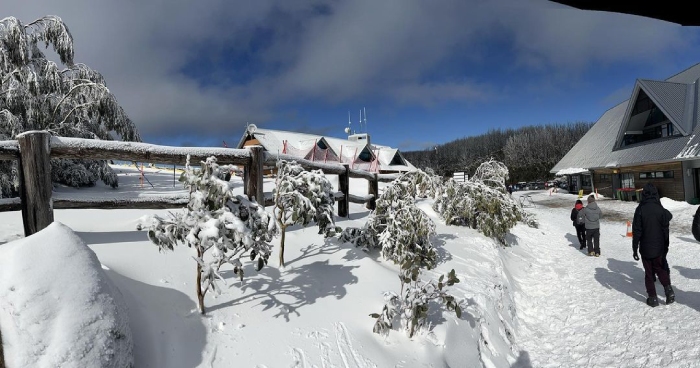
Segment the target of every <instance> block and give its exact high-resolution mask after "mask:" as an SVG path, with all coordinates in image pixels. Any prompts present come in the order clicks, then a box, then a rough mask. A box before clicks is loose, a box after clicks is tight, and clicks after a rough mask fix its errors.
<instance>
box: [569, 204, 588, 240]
mask: <svg viewBox="0 0 700 368" xmlns="http://www.w3.org/2000/svg"><path fill="white" fill-rule="evenodd" d="M571 221H573V222H574V227H575V228H576V238H578V244H579V248H578V249H583V248H585V247H586V220H585V218H584V217H583V202H581V200H580V199H577V200H576V204H575V205H574V208H573V209H571Z"/></svg>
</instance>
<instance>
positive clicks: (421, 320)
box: [370, 261, 462, 337]
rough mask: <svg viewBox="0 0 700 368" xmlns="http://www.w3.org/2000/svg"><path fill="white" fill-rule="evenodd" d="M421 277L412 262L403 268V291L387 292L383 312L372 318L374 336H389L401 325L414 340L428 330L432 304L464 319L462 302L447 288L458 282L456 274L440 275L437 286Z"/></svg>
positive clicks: (405, 264)
mask: <svg viewBox="0 0 700 368" xmlns="http://www.w3.org/2000/svg"><path fill="white" fill-rule="evenodd" d="M420 274H421V270H420V267H415V266H413V265H412V264H411V262H410V261H407V262H405V263H404V264H403V265H402V266H401V273H400V274H399V278H400V279H401V291H400V292H399V294H396V293H394V292H385V293H384V300H385V301H386V303H385V304H384V307H383V308H382V311H381V312H380V313H372V314H370V317H372V318H374V319H375V322H374V327H373V328H372V331H373V332H374V333H377V334H380V335H385V336H386V335H387V334H389V331H391V330H392V329H393V327H394V324H395V323H396V322H399V323H400V325H401V328H402V329H403V330H404V331H406V333H407V334H408V337H413V335H414V334H415V333H416V332H417V331H419V330H420V329H422V328H425V327H427V324H428V315H429V313H428V312H429V304H430V302H431V301H436V302H438V303H440V304H442V305H444V306H445V308H446V309H447V310H448V311H454V312H455V314H456V315H457V318H461V317H462V306H461V305H462V302H461V301H458V300H457V299H456V298H455V297H454V296H452V295H450V294H449V293H448V292H447V289H448V287H450V286H452V285H454V284H456V283H458V282H459V279H458V278H457V276H456V275H455V270H454V269H453V270H450V272H448V273H447V275H441V276H440V278H438V281H437V282H435V281H434V280H430V281H424V280H422V279H421V278H420ZM445 276H447V277H445ZM397 320H398V321H397Z"/></svg>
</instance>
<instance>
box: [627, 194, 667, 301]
mask: <svg viewBox="0 0 700 368" xmlns="http://www.w3.org/2000/svg"><path fill="white" fill-rule="evenodd" d="M671 219H673V215H672V214H671V212H669V211H668V210H667V209H665V208H664V206H662V205H661V201H660V200H659V192H658V190H657V189H656V187H655V186H654V185H653V184H651V183H648V184H646V185H645V186H644V189H642V201H641V202H640V203H639V205H638V206H637V209H636V210H635V211H634V220H632V257H633V258H634V259H635V260H636V261H638V260H639V255H638V254H637V249H639V254H641V256H642V265H643V266H644V285H645V287H646V289H647V295H649V297H648V298H647V305H649V306H650V307H656V306H658V305H659V299H658V298H657V296H656V285H655V283H656V277H657V276H658V278H659V281H660V282H661V285H663V287H664V292H665V294H666V304H671V303H673V302H674V301H675V299H676V296H675V294H674V292H673V287H671V279H670V276H669V272H668V271H669V270H668V269H667V267H668V266H666V265H667V264H668V263H666V265H665V264H664V263H665V262H664V261H665V259H666V255H667V254H668V246H669V224H670V222H671Z"/></svg>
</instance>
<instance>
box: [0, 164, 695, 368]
mask: <svg viewBox="0 0 700 368" xmlns="http://www.w3.org/2000/svg"><path fill="white" fill-rule="evenodd" d="M116 169H117V170H118V171H120V172H121V173H120V187H119V189H118V190H110V189H108V188H104V187H103V186H97V187H95V188H89V189H87V190H75V189H71V188H60V189H57V191H58V192H59V193H58V194H59V195H61V196H98V195H103V193H105V192H106V193H107V194H106V195H109V196H113V197H114V198H119V197H120V196H135V195H138V196H148V195H164V194H172V193H177V192H180V193H184V191H183V190H182V189H181V188H180V186H179V183H175V186H173V173H172V170H167V169H147V178H148V179H149V180H150V182H151V183H153V184H154V188H152V187H151V186H150V185H149V184H148V183H145V185H144V186H143V187H142V186H141V184H140V183H139V181H138V175H137V174H136V171H135V170H134V169H133V168H127V167H116ZM178 175H179V174H178ZM232 180H236V181H238V182H237V184H236V185H237V188H236V189H237V190H240V192H241V193H242V183H241V182H240V179H239V178H234V179H232ZM271 185H272V181H269V182H267V183H266V191H269V190H270V189H271ZM366 187H367V185H366V182H365V181H364V180H354V179H353V180H352V181H351V194H357V195H363V194H366ZM521 195H531V198H532V200H533V204H529V203H530V202H525V203H528V204H529V205H528V211H530V212H532V213H534V214H535V215H536V217H537V220H538V221H539V224H540V226H539V228H538V229H534V228H529V227H527V226H525V225H524V224H521V225H518V226H516V227H515V228H514V229H512V231H511V235H509V236H508V240H509V242H510V243H511V246H510V247H507V248H503V247H500V246H499V245H497V244H496V243H495V242H494V241H493V240H491V239H489V238H485V237H484V236H482V235H481V234H479V233H478V232H476V231H475V230H472V229H469V228H465V227H456V226H445V225H443V224H441V221H440V220H439V219H438V218H437V217H436V215H435V213H434V212H433V211H432V210H431V208H430V204H431V203H430V201H429V200H424V201H421V202H420V203H419V206H420V207H421V208H422V209H423V210H425V211H426V212H427V213H428V214H429V215H430V216H432V217H433V219H434V220H435V222H436V224H437V233H438V235H437V236H436V237H434V239H433V241H434V244H435V246H436V247H437V248H438V252H439V258H440V261H439V266H438V267H437V269H435V270H432V271H428V272H426V275H425V276H426V277H428V276H430V275H431V274H432V275H437V274H441V273H444V272H446V271H449V270H450V269H452V268H454V269H455V270H456V271H457V276H458V277H459V278H460V279H461V282H460V283H459V284H457V285H456V286H455V289H454V291H453V294H454V295H455V296H456V297H458V298H463V299H465V300H466V303H467V305H468V308H466V310H465V311H464V313H463V315H462V318H461V319H458V318H457V317H456V316H455V315H454V314H453V313H449V312H441V311H440V310H438V309H436V312H434V313H433V315H432V316H431V322H432V324H433V326H432V329H431V330H430V331H427V332H423V333H421V334H419V335H418V336H416V337H414V338H413V339H409V338H407V337H406V335H405V334H404V333H403V331H400V330H395V331H392V332H391V334H389V336H388V337H386V338H384V337H382V336H379V335H377V334H374V333H372V324H373V319H372V318H370V317H369V316H368V315H369V314H370V313H373V312H379V311H380V310H381V307H382V305H383V298H382V293H383V292H384V291H398V289H399V287H400V284H399V280H398V278H397V268H396V267H397V266H395V265H393V264H392V263H390V262H386V261H384V260H382V258H381V257H380V256H379V255H378V254H376V253H365V252H363V251H361V250H359V249H356V248H355V247H353V246H352V245H350V244H341V243H339V242H338V241H337V240H324V239H323V238H322V237H321V236H319V235H318V234H316V233H317V230H315V229H314V228H313V227H311V228H307V229H300V228H292V229H291V231H289V230H288V234H287V240H286V242H287V243H286V244H287V246H286V250H285V259H286V267H285V268H284V269H280V268H279V267H278V266H277V264H276V259H277V258H276V257H275V256H274V255H273V257H271V262H270V265H268V266H267V267H265V268H263V269H262V270H261V271H260V272H256V271H255V270H254V269H253V266H252V265H247V266H246V269H245V273H246V278H245V279H244V280H243V282H240V281H238V279H237V277H235V276H234V275H233V272H232V270H230V269H226V270H225V271H224V276H225V277H226V278H227V280H228V283H229V285H228V286H227V287H226V288H225V290H224V292H223V294H222V295H220V296H218V297H217V298H216V299H214V298H211V297H210V296H209V295H207V298H206V301H205V303H206V305H207V307H208V313H207V315H206V316H201V315H199V314H198V312H197V311H196V298H195V294H194V281H195V263H194V261H193V260H192V259H191V257H190V255H191V253H190V250H189V249H186V248H180V249H176V250H175V251H174V252H170V253H159V252H158V250H157V247H156V246H155V245H153V244H152V243H150V242H149V241H148V240H147V239H146V234H145V233H144V232H139V231H137V230H136V223H137V220H138V219H139V217H141V216H143V215H146V214H152V213H160V214H166V213H167V211H165V210H162V211H161V210H56V211H55V218H56V221H59V222H61V223H63V224H65V225H66V226H68V227H69V228H70V229H72V230H73V231H75V232H76V233H77V234H78V235H79V236H80V237H81V238H82V239H83V241H85V242H86V243H87V244H88V245H89V247H90V248H91V249H92V250H93V251H94V252H95V253H96V254H97V257H98V259H99V261H100V262H101V263H102V264H103V265H104V266H105V267H106V268H107V269H106V270H105V272H106V274H107V276H108V277H109V278H110V279H111V281H112V282H113V283H114V284H115V285H116V286H117V287H118V288H119V289H120V291H121V294H122V295H123V297H124V299H125V301H126V304H127V306H128V309H129V311H128V314H129V318H130V326H131V331H132V335H133V340H134V354H135V361H136V366H137V367H232V366H235V367H258V368H262V367H270V368H273V367H299V368H312V367H344V368H345V367H478V366H484V367H645V366H648V367H657V366H664V367H693V366H698V362H699V361H700V344H698V342H699V341H698V338H697V337H696V336H697V331H699V330H700V319H698V316H699V312H700V280H699V279H700V257H697V256H696V255H697V251H698V250H699V249H700V248H698V247H700V244H698V242H696V241H695V240H694V239H693V237H692V235H691V232H690V224H691V221H692V216H693V214H694V213H695V210H696V209H697V206H692V205H689V204H686V203H682V202H675V201H670V200H668V199H665V198H664V199H662V202H663V204H664V205H665V206H666V207H667V208H668V209H669V210H670V211H671V212H672V213H673V215H674V219H673V221H672V225H671V231H672V233H671V251H670V253H669V257H668V260H669V263H670V266H671V280H672V282H673V284H674V287H675V289H676V300H677V301H676V303H675V304H672V305H669V306H666V305H663V302H662V305H661V306H660V307H657V308H650V307H648V306H646V305H645V304H644V299H645V298H646V295H645V291H644V283H643V270H642V266H641V263H640V262H635V261H634V260H633V259H632V250H631V248H632V246H631V238H627V237H625V233H626V221H627V220H631V219H632V214H633V212H634V209H635V207H636V203H627V202H619V201H613V200H608V199H605V198H602V197H601V198H600V199H599V205H600V207H601V209H602V211H603V213H604V221H603V222H602V225H601V250H602V256H601V257H599V258H595V257H588V256H586V255H585V254H584V253H583V251H580V250H579V249H578V246H577V241H576V235H575V231H574V227H573V226H572V224H571V221H570V220H569V213H570V211H571V208H572V207H573V204H574V201H575V200H576V198H577V197H576V196H575V195H570V194H561V193H552V194H551V195H550V193H548V192H546V191H538V192H515V193H513V196H516V197H519V196H521ZM368 214H369V211H368V210H366V209H364V207H363V206H361V205H355V204H351V206H350V218H349V219H338V224H339V225H340V226H342V227H347V226H356V227H359V226H361V225H362V224H363V223H364V221H366V219H367V216H368ZM22 234H23V231H22V220H21V215H20V213H19V212H5V213H0V260H1V259H3V257H7V256H8V254H9V253H8V252H7V251H6V249H9V246H10V245H11V244H12V243H11V242H13V241H14V240H16V239H19V238H22ZM27 240H29V239H27ZM278 241H279V240H278V239H276V240H275V242H274V244H275V246H276V248H275V250H277V247H278V244H279V242H278ZM3 243H6V244H3ZM575 244H576V245H575ZM50 245H51V244H43V246H50ZM47 276H51V275H47ZM15 277H17V275H15V274H12V273H11V272H9V271H8V270H7V269H5V268H3V269H0V284H2V282H3V281H6V280H7V279H8V278H15ZM658 290H659V295H660V296H663V291H662V289H661V287H660V286H658ZM661 299H662V300H663V297H661ZM2 313H7V311H6V310H3V309H0V314H2ZM20 313H21V311H20ZM2 321H4V319H2V318H0V323H1V322H2ZM0 329H3V325H2V324H0ZM9 360H10V359H9V357H8V361H9ZM10 367H12V366H10Z"/></svg>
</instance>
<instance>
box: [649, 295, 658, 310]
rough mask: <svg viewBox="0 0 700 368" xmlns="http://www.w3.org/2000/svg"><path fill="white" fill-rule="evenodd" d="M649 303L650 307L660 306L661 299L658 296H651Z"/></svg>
mask: <svg viewBox="0 0 700 368" xmlns="http://www.w3.org/2000/svg"><path fill="white" fill-rule="evenodd" d="M647 305H648V306H650V307H658V306H659V299H658V298H657V297H656V296H650V297H648V298H647Z"/></svg>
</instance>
